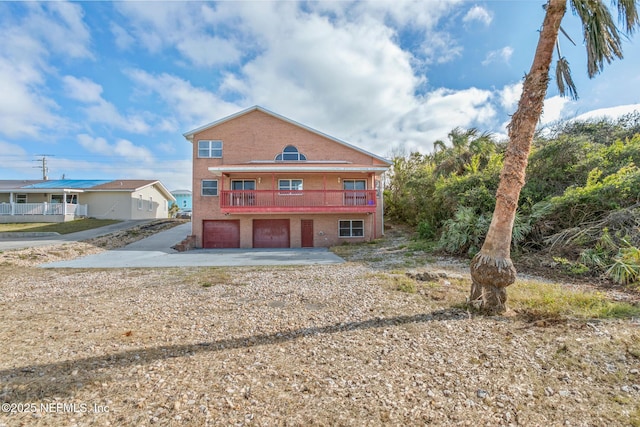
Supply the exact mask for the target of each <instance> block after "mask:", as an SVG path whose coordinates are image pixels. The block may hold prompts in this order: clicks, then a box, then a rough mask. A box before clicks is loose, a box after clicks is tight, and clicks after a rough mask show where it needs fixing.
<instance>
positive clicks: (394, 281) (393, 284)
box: [369, 272, 418, 294]
mask: <svg viewBox="0 0 640 427" xmlns="http://www.w3.org/2000/svg"><path fill="white" fill-rule="evenodd" d="M369 278H371V279H373V280H375V281H376V284H378V285H380V286H382V287H384V288H386V289H392V290H395V291H400V292H406V293H408V294H415V293H416V292H417V290H418V288H417V286H416V281H415V280H413V279H412V278H410V277H407V276H406V275H404V274H402V273H397V272H396V273H375V274H369Z"/></svg>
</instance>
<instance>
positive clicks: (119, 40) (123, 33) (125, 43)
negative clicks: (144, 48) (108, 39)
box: [109, 22, 136, 50]
mask: <svg viewBox="0 0 640 427" xmlns="http://www.w3.org/2000/svg"><path fill="white" fill-rule="evenodd" d="M109 28H110V29H111V34H113V37H114V41H115V43H116V46H117V47H118V49H120V50H128V49H129V48H131V47H132V46H133V45H134V44H135V42H136V39H135V38H134V37H133V36H132V35H131V34H129V33H128V32H127V30H125V29H124V28H123V27H122V26H120V25H118V24H117V23H115V22H112V23H111V25H110V26H109Z"/></svg>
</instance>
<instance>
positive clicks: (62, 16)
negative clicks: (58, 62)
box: [22, 2, 93, 58]
mask: <svg viewBox="0 0 640 427" xmlns="http://www.w3.org/2000/svg"><path fill="white" fill-rule="evenodd" d="M28 9H29V13H28V15H27V16H26V17H25V19H24V21H23V26H22V29H23V30H24V31H26V32H27V33H28V34H30V35H31V36H32V37H34V38H37V39H38V40H40V42H42V43H44V44H46V46H47V51H48V52H49V53H55V54H61V55H64V56H67V57H70V58H92V57H93V54H92V52H91V50H90V48H89V45H90V42H91V34H90V33H89V28H88V27H87V25H86V24H85V23H84V21H83V18H84V12H83V10H82V6H80V5H78V4H74V3H67V2H44V3H39V2H37V3H28Z"/></svg>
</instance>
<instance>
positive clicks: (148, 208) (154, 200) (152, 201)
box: [130, 185, 169, 219]
mask: <svg viewBox="0 0 640 427" xmlns="http://www.w3.org/2000/svg"><path fill="white" fill-rule="evenodd" d="M130 194H131V219H159V218H168V217H169V210H168V206H169V204H168V202H167V199H166V198H165V197H164V196H163V195H162V193H161V192H160V191H158V189H157V188H156V186H155V185H152V186H148V187H144V188H142V189H140V190H138V191H134V192H133V193H130ZM141 197H142V209H140V203H139V201H140V198H141ZM165 202H166V203H165Z"/></svg>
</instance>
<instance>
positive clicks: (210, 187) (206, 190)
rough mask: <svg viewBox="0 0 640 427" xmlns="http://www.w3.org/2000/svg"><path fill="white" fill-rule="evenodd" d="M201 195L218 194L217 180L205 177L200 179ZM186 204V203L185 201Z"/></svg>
mask: <svg viewBox="0 0 640 427" xmlns="http://www.w3.org/2000/svg"><path fill="white" fill-rule="evenodd" d="M202 195H203V196H217V195H218V180H215V179H205V180H202ZM185 206H186V203H185Z"/></svg>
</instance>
